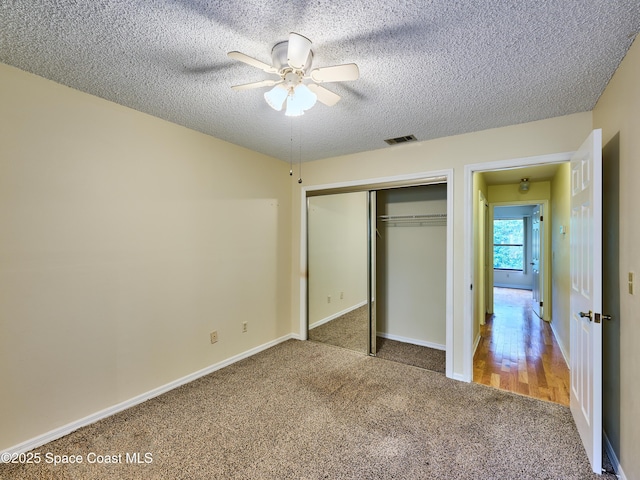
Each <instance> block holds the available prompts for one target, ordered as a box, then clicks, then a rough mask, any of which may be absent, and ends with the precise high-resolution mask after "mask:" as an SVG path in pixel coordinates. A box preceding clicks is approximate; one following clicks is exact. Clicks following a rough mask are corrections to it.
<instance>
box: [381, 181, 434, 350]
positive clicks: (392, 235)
mask: <svg viewBox="0 0 640 480" xmlns="http://www.w3.org/2000/svg"><path fill="white" fill-rule="evenodd" d="M376 204H377V213H378V214H379V215H426V214H445V215H446V213H447V186H446V185H443V184H440V185H425V186H420V187H412V188H398V189H389V190H382V191H380V192H378V195H377V201H376ZM377 232H378V236H377V243H376V251H377V258H376V274H377V275H376V292H377V296H376V300H377V307H376V308H377V318H376V320H377V333H378V334H379V335H380V336H383V337H386V338H392V339H394V338H395V339H397V340H402V341H407V342H409V343H415V344H417V345H427V346H430V347H433V348H444V346H445V343H446V313H447V311H446V301H445V298H446V278H447V266H446V259H447V255H446V253H447V227H446V225H444V224H441V225H429V224H413V225H409V226H408V225H402V224H400V225H398V224H394V223H393V222H380V221H378V222H377Z"/></svg>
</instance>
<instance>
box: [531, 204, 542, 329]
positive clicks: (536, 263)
mask: <svg viewBox="0 0 640 480" xmlns="http://www.w3.org/2000/svg"><path fill="white" fill-rule="evenodd" d="M540 210H541V206H540V205H536V207H535V208H534V209H533V214H532V216H531V275H532V280H531V282H532V288H531V293H532V295H531V308H532V309H533V312H534V313H535V314H536V315H537V316H538V317H540V318H542V307H541V306H540V303H541V302H542V296H541V294H540V292H541V289H540V240H541V237H540V236H541V231H540Z"/></svg>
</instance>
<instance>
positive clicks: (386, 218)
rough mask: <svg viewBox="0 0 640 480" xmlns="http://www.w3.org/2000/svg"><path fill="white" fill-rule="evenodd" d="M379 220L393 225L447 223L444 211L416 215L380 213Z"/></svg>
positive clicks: (437, 224) (440, 224)
mask: <svg viewBox="0 0 640 480" xmlns="http://www.w3.org/2000/svg"><path fill="white" fill-rule="evenodd" d="M378 218H379V219H380V221H382V222H384V223H387V224H390V225H393V226H399V225H407V226H411V225H425V226H444V225H446V224H447V214H446V213H429V214H418V215H380V216H379V217H378Z"/></svg>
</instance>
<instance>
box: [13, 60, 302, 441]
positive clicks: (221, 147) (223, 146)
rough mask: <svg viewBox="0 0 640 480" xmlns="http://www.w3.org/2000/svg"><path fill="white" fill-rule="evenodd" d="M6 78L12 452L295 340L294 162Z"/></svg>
mask: <svg viewBox="0 0 640 480" xmlns="http://www.w3.org/2000/svg"><path fill="white" fill-rule="evenodd" d="M0 84H1V85H2V87H1V88H0V385H1V387H0V388H1V389H2V395H0V426H1V427H0V450H2V449H5V448H8V447H11V446H14V445H17V444H19V443H21V442H23V441H26V440H28V439H32V438H34V437H36V436H38V435H42V434H44V433H46V432H48V431H50V430H52V429H55V428H58V427H61V426H63V425H65V424H68V423H70V422H73V421H76V420H78V419H81V418H83V417H85V416H87V415H90V414H94V413H96V412H98V411H100V410H102V409H105V408H108V407H110V406H112V405H115V404H118V403H120V402H123V401H127V400H129V399H131V398H132V397H135V396H136V395H139V394H141V393H144V392H147V391H149V390H152V389H154V388H158V387H160V386H162V385H165V384H167V383H169V382H172V381H174V380H176V379H179V378H181V377H183V376H186V375H188V374H192V373H193V372H196V371H198V370H199V369H202V368H205V367H207V366H210V365H213V364H216V363H217V362H220V361H222V360H225V359H228V358H230V357H232V356H233V355H236V354H240V353H242V352H245V351H247V350H249V349H251V348H253V347H256V346H259V345H262V344H264V343H266V342H269V341H271V340H274V339H277V338H279V337H281V336H284V335H287V334H289V333H290V332H291V328H290V321H289V319H290V311H289V305H290V291H291V281H290V269H291V266H290V255H291V253H290V248H289V247H290V243H291V232H290V218H291V210H290V195H291V190H290V182H291V179H290V177H289V175H288V174H287V168H288V166H287V165H286V163H284V162H281V161H279V160H275V159H273V158H269V157H266V156H264V155H260V154H258V153H255V152H252V151H250V150H246V149H243V148H240V147H237V146H234V145H231V144H228V143H225V142H222V141H219V140H216V139H214V138H212V137H209V136H206V135H203V134H200V133H196V132H194V131H190V130H188V129H185V128H182V127H179V126H176V125H174V124H171V123H168V122H165V121H162V120H159V119H157V118H153V117H150V116H148V115H145V114H142V113H139V112H136V111H133V110H131V109H128V108H124V107H122V106H119V105H116V104H113V103H110V102H107V101H105V100H102V99H99V98H97V97H93V96H89V95H86V94H84V93H81V92H78V91H75V90H72V89H69V88H66V87H64V86H61V85H58V84H55V83H53V82H50V81H47V80H44V79H42V78H40V77H37V76H34V75H31V74H27V73H24V72H22V71H20V70H17V69H15V68H12V67H8V66H5V65H1V64H0ZM248 299H250V301H247V300H248ZM242 321H248V322H249V324H248V332H247V333H245V334H243V333H242V331H241V322H242ZM214 329H217V330H218V333H219V342H218V343H217V344H216V345H211V344H210V341H209V332H210V331H211V330H214Z"/></svg>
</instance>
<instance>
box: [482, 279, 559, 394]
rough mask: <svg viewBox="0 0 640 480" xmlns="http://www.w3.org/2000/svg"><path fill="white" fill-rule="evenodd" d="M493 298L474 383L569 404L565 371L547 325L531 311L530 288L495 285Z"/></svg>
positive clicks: (483, 331) (484, 329)
mask: <svg viewBox="0 0 640 480" xmlns="http://www.w3.org/2000/svg"><path fill="white" fill-rule="evenodd" d="M493 297H494V298H493V302H494V313H493V314H487V317H486V321H485V325H482V326H481V327H480V337H481V338H480V343H479V344H478V348H477V349H476V353H475V355H474V358H473V380H474V382H476V383H481V384H483V385H488V386H491V387H495V388H499V389H501V390H507V391H510V392H514V393H519V394H522V395H526V396H529V397H533V398H537V399H541V400H547V401H551V402H555V403H559V404H561V405H567V406H568V405H569V369H568V367H567V364H566V362H565V360H564V357H563V356H562V352H561V351H560V348H559V346H558V344H557V342H556V339H555V338H554V336H553V332H552V331H551V326H550V325H549V323H547V322H545V321H544V320H542V319H540V317H538V316H537V315H535V314H534V312H533V310H532V308H531V300H532V293H531V290H520V289H514V288H500V287H494V289H493Z"/></svg>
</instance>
